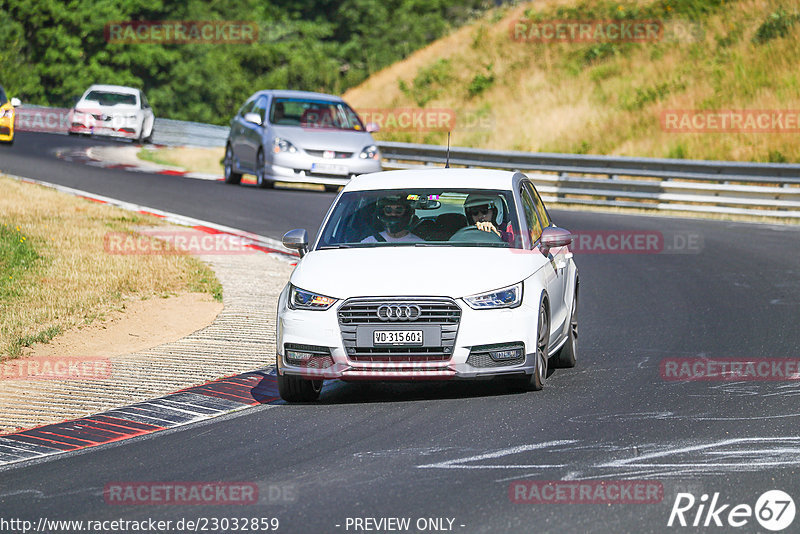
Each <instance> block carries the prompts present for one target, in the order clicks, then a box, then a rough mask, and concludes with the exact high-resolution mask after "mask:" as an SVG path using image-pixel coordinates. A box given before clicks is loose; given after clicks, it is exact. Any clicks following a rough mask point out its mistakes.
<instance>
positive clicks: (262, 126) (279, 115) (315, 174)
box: [224, 91, 381, 191]
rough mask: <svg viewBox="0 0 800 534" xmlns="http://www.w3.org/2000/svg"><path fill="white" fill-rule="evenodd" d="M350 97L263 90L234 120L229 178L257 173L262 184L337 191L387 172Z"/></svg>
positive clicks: (232, 180) (227, 169)
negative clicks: (357, 178) (358, 179)
mask: <svg viewBox="0 0 800 534" xmlns="http://www.w3.org/2000/svg"><path fill="white" fill-rule="evenodd" d="M373 131H377V127H376V126H374V125H371V124H370V125H366V126H365V125H364V123H362V122H361V119H360V118H359V117H358V115H357V114H356V113H355V111H353V109H352V108H351V107H350V106H348V105H347V104H346V103H345V102H344V100H342V99H341V98H339V97H337V96H333V95H327V94H322V93H309V92H305V91H259V92H257V93H255V94H254V95H253V96H251V97H250V98H248V99H247V102H245V103H244V105H243V106H242V107H241V108H240V109H239V111H238V113H237V114H236V116H235V117H234V118H233V119H232V120H231V131H230V134H229V136H228V141H227V144H226V147H225V160H224V167H225V182H226V183H229V184H238V183H240V182H241V180H242V174H243V173H248V174H254V175H255V177H256V183H257V184H258V186H259V187H272V186H273V184H274V183H275V182H301V183H314V184H322V185H324V186H325V189H326V190H329V191H335V190H337V189H338V188H339V186H341V185H345V184H347V182H349V181H350V178H352V177H354V176H357V175H359V174H365V173H370V172H377V171H380V170H381V155H380V152H379V150H378V147H377V145H376V144H375V140H374V139H373V138H372V136H371V135H370V132H373Z"/></svg>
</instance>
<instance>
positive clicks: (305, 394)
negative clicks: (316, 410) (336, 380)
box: [278, 374, 322, 402]
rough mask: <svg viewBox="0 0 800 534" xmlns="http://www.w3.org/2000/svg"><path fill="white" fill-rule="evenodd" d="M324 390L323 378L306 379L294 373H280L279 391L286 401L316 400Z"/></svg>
mask: <svg viewBox="0 0 800 534" xmlns="http://www.w3.org/2000/svg"><path fill="white" fill-rule="evenodd" d="M320 391H322V380H305V379H303V378H300V377H297V376H292V375H280V374H279V375H278V393H279V394H280V396H281V398H282V399H283V400H285V401H286V402H314V401H315V400H317V399H319V393H320Z"/></svg>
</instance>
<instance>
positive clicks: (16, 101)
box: [11, 98, 22, 108]
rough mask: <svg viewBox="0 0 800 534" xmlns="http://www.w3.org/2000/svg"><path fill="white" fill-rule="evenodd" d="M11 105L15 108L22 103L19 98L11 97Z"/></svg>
mask: <svg viewBox="0 0 800 534" xmlns="http://www.w3.org/2000/svg"><path fill="white" fill-rule="evenodd" d="M11 105H12V106H13V107H15V108H18V107H20V106H21V105H22V102H20V100H19V98H12V99H11Z"/></svg>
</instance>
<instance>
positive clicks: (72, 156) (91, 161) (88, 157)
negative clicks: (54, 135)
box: [55, 146, 225, 182]
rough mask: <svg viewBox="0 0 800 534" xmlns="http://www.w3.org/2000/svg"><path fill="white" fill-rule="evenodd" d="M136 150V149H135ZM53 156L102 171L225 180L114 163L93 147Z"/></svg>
mask: <svg viewBox="0 0 800 534" xmlns="http://www.w3.org/2000/svg"><path fill="white" fill-rule="evenodd" d="M121 148H122V149H130V148H134V147H121ZM155 148H160V147H159V146H155ZM135 149H136V150H138V147H135ZM55 155H56V157H57V158H58V159H61V160H64V161H69V162H73V163H82V164H84V165H89V166H92V167H100V168H103V169H119V170H124V171H129V172H144V173H148V174H163V175H166V176H180V177H183V178H194V179H197V180H212V181H218V182H219V181H222V180H224V179H225V178H224V177H223V176H222V175H221V174H208V173H202V172H189V171H185V170H182V169H179V168H177V167H167V166H164V165H158V164H156V163H150V162H146V161H141V162H140V161H136V162H135V163H134V162H132V161H135V160H136V158H123V159H126V160H129V162H125V161H115V159H107V158H106V157H103V156H100V155H99V154H97V153H96V149H95V148H94V147H90V148H60V149H57V150H56V151H55Z"/></svg>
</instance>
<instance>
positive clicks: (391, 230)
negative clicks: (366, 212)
mask: <svg viewBox="0 0 800 534" xmlns="http://www.w3.org/2000/svg"><path fill="white" fill-rule="evenodd" d="M376 209H377V216H378V221H380V222H381V224H383V226H384V228H385V230H383V231H382V232H380V233H375V234H373V235H371V236H367V237H366V239H363V240H362V241H361V242H362V243H401V242H409V243H410V242H415V241H422V238H421V237H419V236H418V235H416V234H412V233H411V232H410V231H409V226H410V225H411V220H412V219H413V217H414V203H413V201H411V200H408V198H407V195H404V194H403V195H391V196H386V197H382V198H380V199H378V202H377V203H376Z"/></svg>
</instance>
